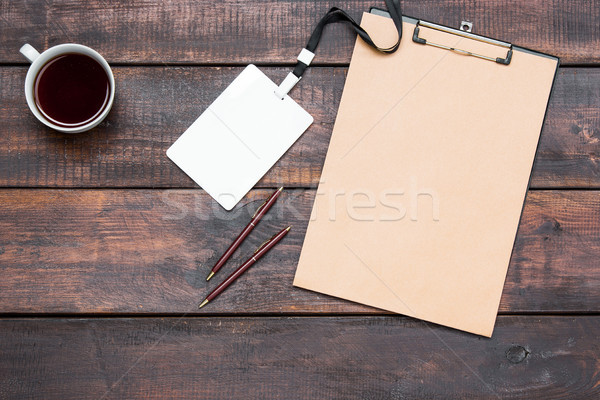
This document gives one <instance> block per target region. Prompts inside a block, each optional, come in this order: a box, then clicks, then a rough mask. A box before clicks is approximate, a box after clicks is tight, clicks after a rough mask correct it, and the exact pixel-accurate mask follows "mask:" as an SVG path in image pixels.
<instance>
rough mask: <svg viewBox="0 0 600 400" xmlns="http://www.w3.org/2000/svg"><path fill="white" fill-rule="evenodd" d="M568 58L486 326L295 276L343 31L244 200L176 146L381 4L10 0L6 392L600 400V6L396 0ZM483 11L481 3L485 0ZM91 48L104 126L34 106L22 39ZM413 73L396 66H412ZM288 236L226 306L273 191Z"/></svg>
mask: <svg viewBox="0 0 600 400" xmlns="http://www.w3.org/2000/svg"><path fill="white" fill-rule="evenodd" d="M402 3H403V6H404V12H405V13H406V14H407V15H413V16H418V17H422V18H424V19H427V20H430V21H435V22H439V23H442V24H446V25H451V26H457V25H458V24H459V23H460V21H461V20H462V19H470V20H472V21H473V22H474V31H475V32H477V33H480V34H484V35H489V36H492V37H496V38H499V39H504V40H506V41H510V42H513V43H516V44H519V45H522V46H525V47H529V48H532V49H535V50H539V51H543V52H548V53H552V54H555V55H557V56H559V57H561V63H562V68H561V69H560V72H559V74H558V77H557V80H556V84H555V88H554V93H553V95H552V99H551V101H550V106H549V109H548V115H547V118H546V122H545V125H544V128H543V133H542V139H541V144H540V147H539V150H538V153H537V158H536V163H535V168H534V171H533V177H532V181H531V190H530V191H529V194H528V197H527V201H526V204H525V209H524V213H523V218H522V221H521V225H520V228H519V235H518V237H517V240H516V243H515V248H514V253H513V256H512V260H511V264H510V268H509V271H508V276H507V279H506V284H505V287H504V293H503V296H502V301H501V304H500V312H499V316H498V319H497V323H496V329H495V331H494V335H493V337H492V338H491V339H485V338H481V337H477V336H474V335H471V334H467V333H462V332H459V331H456V330H452V329H448V328H444V327H440V326H437V325H433V324H428V323H424V322H421V321H418V320H415V319H412V318H407V317H402V316H398V315H391V314H388V313H385V312H382V311H380V310H376V309H372V308H368V307H364V306H361V305H358V304H354V303H350V302H346V301H342V300H338V299H335V298H331V297H327V296H325V295H319V294H316V293H312V292H308V291H304V290H300V289H296V288H292V278H293V274H294V271H295V268H296V263H297V261H298V256H299V252H300V248H301V245H302V241H303V237H304V234H305V229H306V225H307V221H308V217H309V213H310V208H311V204H312V200H313V198H314V195H315V188H316V185H317V183H318V180H319V175H320V172H321V167H322V164H323V160H324V157H325V154H326V151H327V145H328V141H329V138H330V135H331V130H332V126H333V122H334V119H335V115H336V110H337V107H338V104H339V100H340V96H341V92H342V88H343V85H344V79H345V74H346V71H347V66H348V63H349V60H350V55H351V50H352V47H353V43H354V36H353V35H352V34H350V32H349V30H347V29H346V28H345V27H342V26H335V27H328V28H327V31H326V34H325V36H324V39H323V42H322V44H321V46H320V48H319V51H318V53H317V56H316V59H315V62H314V66H313V67H311V68H310V69H309V70H308V72H307V73H306V75H305V77H304V79H303V81H302V84H301V85H299V86H298V87H297V88H296V89H294V92H293V97H294V98H295V99H296V100H297V101H298V102H299V103H300V104H301V105H302V106H303V107H305V108H306V109H307V110H308V111H309V112H310V113H311V114H312V115H313V116H314V118H315V123H314V124H313V125H312V126H311V128H310V129H309V130H308V131H307V132H306V133H305V134H304V136H303V137H302V138H301V139H300V140H299V141H298V142H297V143H296V144H295V145H294V146H293V147H292V149H291V150H290V151H289V152H288V153H287V154H286V155H285V156H284V157H283V158H282V159H281V160H280V161H279V162H278V163H277V164H276V166H275V167H274V168H273V169H272V170H271V171H270V172H269V173H268V174H267V175H266V176H265V177H264V178H263V179H262V180H261V181H260V182H259V184H258V185H257V188H256V189H255V190H253V191H252V192H251V193H250V194H249V195H248V196H247V197H246V198H245V199H244V200H243V202H242V204H241V206H240V207H239V209H237V211H234V212H232V213H224V212H222V211H221V210H220V209H219V208H218V206H216V205H215V203H214V202H213V201H212V200H211V199H210V198H209V197H208V196H207V195H206V194H205V193H204V192H203V191H202V190H201V189H199V188H198V187H197V186H196V185H195V184H194V183H193V182H192V181H191V180H190V179H189V178H188V177H187V176H186V175H185V174H184V173H183V172H181V171H180V170H179V169H178V168H177V167H176V166H175V165H174V164H173V163H172V162H171V161H169V160H168V159H167V157H166V156H165V150H166V149H167V148H168V147H169V146H170V145H171V144H172V143H173V142H174V141H175V139H176V138H177V137H178V136H179V135H180V134H181V133H182V132H183V131H184V130H185V129H186V127H187V126H189V125H190V123H191V122H192V121H194V120H195V118H196V117H197V116H198V115H199V114H200V112H201V111H203V110H204V109H205V108H206V107H207V106H208V104H210V103H211V102H212V100H214V98H215V97H216V96H217V95H218V94H219V93H220V92H221V91H222V90H223V89H224V88H225V87H226V86H227V85H228V83H229V82H231V80H232V79H233V78H234V77H235V76H236V75H237V74H238V73H239V72H240V70H241V69H242V68H243V66H245V65H246V64H247V63H250V62H252V63H255V64H258V65H260V66H261V68H262V69H263V70H264V71H265V72H266V74H267V75H269V76H270V77H271V78H272V79H274V80H275V81H276V82H278V81H280V80H281V79H283V77H284V76H285V75H286V74H287V73H288V71H289V70H290V67H291V66H292V65H293V64H294V63H295V58H296V55H297V54H298V52H299V50H300V49H301V47H302V46H303V45H304V44H305V41H306V39H307V37H308V35H309V33H310V31H311V29H312V27H313V26H314V24H315V23H316V21H317V20H318V19H319V18H320V16H321V15H323V14H324V12H325V11H326V10H327V9H328V8H329V7H330V6H332V5H340V4H344V5H343V7H344V8H345V9H347V10H348V11H349V12H350V14H352V15H354V16H357V17H358V16H360V13H361V12H362V11H364V10H368V7H369V6H371V5H377V6H383V4H384V3H383V1H380V0H356V1H351V2H339V1H338V2H330V1H322V2H312V1H292V0H278V1H276V0H267V1H261V2H258V1H244V0H227V1H222V2H213V1H202V2H201V1H195V0H173V1H169V2H166V1H165V2H144V1H138V0H136V1H123V2H109V1H102V0H93V1H87V2H83V1H81V2H77V1H61V2H56V3H52V2H45V1H41V0H31V1H2V3H1V7H0V27H1V28H0V32H1V37H2V43H3V45H2V46H1V47H0V62H1V66H0V83H1V84H0V98H1V105H0V121H1V123H2V126H1V128H0V132H1V133H0V186H1V189H0V271H1V275H0V312H1V313H2V314H1V319H0V398H1V399H4V398H14V399H24V398H39V399H48V398H57V399H66V398H74V399H87V398H102V399H105V398H115V399H119V398H123V399H125V398H127V399H132V398H150V397H152V398H154V397H165V398H181V399H189V398H196V397H198V398H220V399H230V398H244V399H247V398H261V399H271V398H273V399H274V398H278V399H279V398H281V399H295V398H303V399H325V398H339V399H355V398H356V399H388V398H390V399H412V398H415V399H423V398H448V397H455V398H476V399H483V398H492V399H493V398H541V399H551V398H561V399H562V398H582V399H583V398H585V399H588V398H599V397H600V367H599V361H598V359H599V358H600V357H599V356H600V345H599V343H600V340H599V336H600V315H599V314H598V312H599V311H600V268H599V260H600V197H599V190H600V140H599V139H600V68H599V67H600V3H599V2H598V1H588V0H568V1H567V0H564V1H556V2H542V1H536V2H533V1H525V0H522V1H516V0H515V1H504V2H495V1H493V0H482V1H479V2H463V1H458V0H447V1H433V0H419V1H417V0H410V1H407V0H405V1H403V2H402ZM475 3H477V4H475ZM26 42H27V43H30V44H32V45H33V46H35V47H37V48H38V49H40V50H41V49H45V48H47V47H49V46H52V45H56V44H59V43H64V42H76V43H82V44H85V45H88V46H91V47H93V48H95V49H96V50H98V51H99V52H100V53H101V54H103V55H104V56H105V57H106V59H107V60H108V61H109V62H110V63H111V65H112V66H113V70H114V74H115V79H116V86H117V94H116V100H115V105H114V108H113V110H112V111H111V113H110V115H109V117H108V119H107V120H106V121H105V122H103V123H102V124H101V126H100V127H98V128H96V129H95V130H93V131H92V132H89V133H86V134H79V135H73V136H70V135H65V134H60V133H57V132H54V131H51V130H49V129H46V128H44V127H43V126H42V125H41V124H40V123H38V122H37V121H36V120H35V118H34V117H33V116H32V114H31V113H30V112H29V110H28V108H27V105H26V102H25V97H24V93H23V84H24V79H25V74H26V71H27V63H26V62H25V59H24V58H23V57H22V56H21V55H20V54H19V53H18V49H19V47H20V46H21V45H22V44H23V43H26ZM399 78H400V79H401V77H399ZM280 185H283V186H285V187H286V188H288V190H286V191H285V192H284V194H283V197H282V199H280V202H281V204H280V205H279V209H278V210H279V211H278V212H277V213H275V214H274V217H273V218H272V219H271V220H266V221H264V222H262V223H261V225H260V226H259V228H258V229H257V230H256V231H255V232H254V233H253V235H252V236H251V237H250V238H249V239H248V240H247V241H246V243H245V244H244V245H243V246H242V248H241V249H240V250H239V251H238V252H236V254H235V256H234V257H233V259H232V261H231V262H230V264H229V267H227V268H228V269H232V268H233V265H234V264H236V263H238V262H240V261H241V260H242V259H243V258H244V256H245V255H247V254H248V253H249V252H251V251H252V250H253V249H254V248H255V247H256V246H257V245H258V244H260V243H261V242H262V241H263V240H264V239H265V238H266V237H267V236H269V234H270V232H272V231H274V230H275V229H277V228H278V227H281V226H283V225H284V224H285V223H288V222H291V223H292V225H293V226H294V229H293V230H292V232H291V233H290V235H288V237H287V238H286V240H285V242H283V243H282V244H281V245H280V246H279V247H278V249H277V251H273V252H271V253H270V254H268V255H267V256H266V257H265V258H264V259H263V260H262V261H261V263H260V265H257V266H256V267H255V268H254V269H252V270H251V271H249V272H248V273H247V274H246V275H245V276H244V277H243V278H242V279H240V280H239V281H238V282H237V283H236V284H235V285H234V286H232V287H231V288H230V289H229V290H228V291H227V292H226V293H225V294H223V295H222V296H221V297H220V298H219V299H218V301H215V302H214V303H211V304H210V307H205V308H204V309H202V310H200V311H199V310H197V304H198V301H199V300H201V299H202V298H203V296H204V295H205V294H206V293H207V291H208V289H210V288H212V287H214V285H215V284H216V282H213V281H211V282H210V283H209V284H207V283H206V282H205V277H206V274H207V271H208V270H209V268H210V267H211V265H212V264H213V263H214V262H215V260H216V259H217V258H218V257H219V256H220V254H221V252H222V251H223V250H224V249H225V248H226V247H227V245H228V244H229V242H230V241H231V240H232V234H234V233H235V232H236V231H238V230H240V229H241V228H242V227H243V226H244V225H245V223H246V222H247V221H248V213H249V212H250V213H251V212H252V211H253V210H254V209H255V208H256V207H257V206H258V205H259V204H260V203H259V201H261V200H262V199H263V198H264V197H265V196H267V195H268V194H269V193H270V192H271V191H272V190H273V188H276V187H278V186H280Z"/></svg>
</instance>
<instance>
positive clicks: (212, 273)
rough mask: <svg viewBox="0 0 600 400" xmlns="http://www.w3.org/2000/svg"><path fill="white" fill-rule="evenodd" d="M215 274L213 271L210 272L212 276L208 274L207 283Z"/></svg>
mask: <svg viewBox="0 0 600 400" xmlns="http://www.w3.org/2000/svg"><path fill="white" fill-rule="evenodd" d="M214 274H215V273H214V272H213V271H210V274H208V276H207V277H206V282H208V281H209V280H210V278H212V277H213V275H214Z"/></svg>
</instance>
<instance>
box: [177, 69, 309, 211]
mask: <svg viewBox="0 0 600 400" xmlns="http://www.w3.org/2000/svg"><path fill="white" fill-rule="evenodd" d="M276 89H277V85H276V84H275V83H274V82H273V81H271V80H270V79H269V78H268V77H267V76H266V75H265V74H264V73H263V72H262V71H260V70H259V69H258V68H257V67H256V66H254V65H248V66H247V67H246V68H245V69H244V70H243V71H242V72H241V73H240V74H239V75H238V76H237V78H235V80H234V81H233V82H232V83H231V85H229V86H228V87H227V89H225V91H224V92H223V93H221V95H220V96H219V97H218V98H217V99H216V100H215V101H214V102H213V103H212V104H211V105H210V106H209V107H208V109H206V111H204V112H203V113H202V115H200V117H199V118H198V119H197V120H196V121H195V122H194V123H193V124H192V125H191V126H190V127H189V128H188V129H187V130H186V131H185V132H184V133H183V135H181V137H180V138H179V139H177V141H176V142H175V143H173V145H172V146H171V147H170V148H169V149H168V150H167V156H168V157H169V158H170V159H171V160H172V161H173V162H174V163H175V164H177V166H179V168H181V169H182V170H183V171H184V172H185V173H186V174H188V175H189V176H190V177H191V178H192V179H193V180H194V182H196V183H197V184H198V185H200V186H201V187H202V188H203V189H204V190H206V192H207V193H208V194H209V195H211V196H212V198H213V199H215V200H216V201H217V202H218V203H219V204H220V205H221V206H222V207H223V208H225V209H226V210H231V209H232V208H233V207H235V205H236V204H237V203H238V202H239V201H240V200H241V199H242V198H243V197H244V196H245V195H246V193H248V191H249V190H250V189H252V187H253V186H254V185H255V184H256V182H258V180H259V179H260V178H262V176H263V175H264V174H266V173H267V171H268V170H269V169H270V168H271V167H272V166H273V164H275V162H277V160H278V159H279V158H281V156H283V154H284V153H285V152H286V151H287V150H288V149H289V148H290V146H291V145H292V144H294V142H295V141H296V140H298V138H299V137H300V136H301V135H302V133H303V132H304V131H305V130H306V129H307V128H308V127H309V126H310V124H312V122H313V118H312V116H311V115H310V114H309V113H307V112H306V111H305V110H304V109H303V108H302V107H300V106H299V105H298V104H296V102H295V101H294V100H292V99H291V98H290V97H289V96H287V95H286V96H285V97H284V98H283V99H281V98H280V97H277V95H276V94H275V90H276Z"/></svg>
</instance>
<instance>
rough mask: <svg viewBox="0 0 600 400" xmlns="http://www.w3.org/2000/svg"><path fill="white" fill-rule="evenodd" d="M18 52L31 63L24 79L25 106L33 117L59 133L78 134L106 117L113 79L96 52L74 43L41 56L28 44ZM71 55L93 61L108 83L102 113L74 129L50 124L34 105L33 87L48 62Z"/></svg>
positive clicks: (110, 102)
mask: <svg viewBox="0 0 600 400" xmlns="http://www.w3.org/2000/svg"><path fill="white" fill-rule="evenodd" d="M20 51H21V54H23V55H24V56H25V57H26V58H27V59H28V60H29V61H30V62H31V66H30V67H29V70H28V71H27V77H26V78H25V98H26V99H27V105H29V109H30V110H31V112H32V113H33V115H35V117H36V118H37V119H39V120H40V122H42V123H43V124H45V125H47V126H49V127H50V128H52V129H56V130H57V131H60V132H66V133H78V132H84V131H87V130H90V129H92V128H93V127H95V126H96V125H98V124H99V123H100V122H102V120H103V119H104V118H105V117H106V116H107V115H108V113H109V111H110V109H111V107H112V104H113V100H114V98H115V78H114V76H113V73H112V71H111V69H110V66H109V65H108V63H107V62H106V60H105V59H104V58H103V57H102V56H101V55H100V54H99V53H98V52H97V51H95V50H92V49H90V48H89V47H87V46H83V45H81V44H74V43H66V44H59V45H58V46H54V47H51V48H49V49H48V50H46V51H44V52H43V53H42V54H40V53H39V52H38V51H37V50H36V49H34V48H33V47H32V46H31V45H29V44H25V45H23V47H21V50H20ZM73 53H77V54H83V55H86V56H88V57H91V58H93V59H94V60H96V61H97V62H98V63H99V64H100V65H101V66H102V67H103V68H104V70H105V72H106V75H107V76H108V80H109V83H110V97H109V99H108V104H107V105H106V107H105V108H104V111H102V113H101V114H100V115H98V116H97V117H96V118H95V119H94V120H92V121H90V122H88V123H87V124H85V125H78V126H75V127H64V126H60V125H56V124H54V123H52V122H51V121H49V120H48V119H47V118H46V117H45V116H44V115H43V114H42V113H41V112H40V110H39V109H38V107H37V105H36V104H35V98H34V90H35V88H34V85H35V79H36V77H37V75H38V73H39V72H40V70H41V69H42V67H43V66H44V65H46V63H47V62H48V61H50V60H52V59H54V58H56V57H58V56H60V55H62V54H73Z"/></svg>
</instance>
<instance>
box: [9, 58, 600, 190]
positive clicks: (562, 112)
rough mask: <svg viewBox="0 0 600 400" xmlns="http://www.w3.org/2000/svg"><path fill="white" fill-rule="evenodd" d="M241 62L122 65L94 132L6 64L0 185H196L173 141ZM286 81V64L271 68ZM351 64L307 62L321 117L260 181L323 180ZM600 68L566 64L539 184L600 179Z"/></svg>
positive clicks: (589, 183) (308, 95)
mask: <svg viewBox="0 0 600 400" xmlns="http://www.w3.org/2000/svg"><path fill="white" fill-rule="evenodd" d="M240 70H241V69H240V68H228V67H227V68H198V67H165V68H163V67H152V68H146V67H136V68H128V67H118V68H115V75H116V80H117V89H118V90H117V98H116V103H115V107H114V109H113V111H112V112H111V114H110V115H109V117H108V119H107V120H106V121H105V122H104V123H103V124H102V125H101V127H99V128H97V129H95V130H94V131H92V132H89V133H86V134H79V135H65V134H60V133H56V132H54V131H51V130H50V129H48V128H45V127H44V126H42V125H41V124H40V123H39V122H37V120H35V118H34V117H33V116H32V115H31V113H30V112H29V110H28V108H27V104H26V103H25V98H24V95H23V89H22V88H23V82H24V79H25V73H26V71H25V68H23V67H3V68H0V82H2V85H0V98H2V105H0V120H1V121H2V123H3V125H2V127H1V128H0V186H11V187H14V186H17V187H32V186H33V187H37V186H51V187H174V188H184V187H189V188H192V187H195V185H194V183H193V182H192V181H191V180H190V179H189V178H188V177H187V176H186V175H185V174H184V173H183V172H181V171H180V170H179V169H178V168H177V167H176V166H175V165H174V164H173V163H172V162H171V161H170V160H169V159H168V158H167V157H166V155H165V151H166V149H167V148H168V147H169V146H170V145H171V144H172V143H173V142H174V141H175V140H176V138H177V137H178V136H179V135H180V134H181V133H182V132H183V131H184V130H185V129H186V128H187V127H188V126H189V125H190V124H191V123H192V122H193V121H194V120H195V119H196V118H197V117H198V115H200V113H201V112H202V111H203V110H205V109H206V107H207V106H208V105H209V104H210V103H211V102H212V101H213V100H214V99H215V98H216V97H217V96H218V94H219V93H220V92H221V91H222V90H223V89H224V88H225V87H226V86H227V84H228V83H229V82H231V81H232V80H233V79H234V77H235V76H236V75H237V74H238V73H239V72H240ZM265 71H266V73H267V74H268V75H269V76H270V77H272V78H273V79H274V80H276V81H279V80H280V79H283V77H284V76H285V75H286V74H287V72H288V68H265ZM345 73H346V69H345V68H330V67H324V68H312V69H309V70H308V72H307V74H306V77H305V78H304V79H303V80H302V84H301V85H298V87H297V88H296V89H294V92H293V97H294V98H295V99H297V100H298V102H299V103H300V104H301V105H302V106H303V107H305V108H306V109H307V110H308V111H309V112H310V113H311V114H312V115H313V116H314V118H315V123H314V124H313V125H312V126H311V127H310V128H309V129H308V131H307V132H306V133H305V134H304V135H303V136H302V137H301V138H300V140H299V141H298V142H297V143H296V144H295V145H294V146H293V147H292V148H291V149H290V151H289V152H288V153H287V154H286V155H285V156H284V157H283V158H282V159H281V160H280V161H279V162H278V163H277V164H276V165H275V167H274V168H273V169H272V170H271V171H270V172H269V173H268V174H267V175H266V176H265V177H264V178H263V179H262V180H261V181H260V182H259V186H262V187H266V186H270V187H277V186H279V185H285V186H299V187H316V185H317V183H318V180H319V177H320V173H321V167H322V165H323V161H324V159H325V154H326V152H327V146H328V143H329V138H330V136H331V130H332V128H333V123H334V121H335V115H336V112H337V107H338V104H339V100H340V97H341V93H342V89H343V85H344V80H345ZM599 109H600V69H593V68H571V69H561V71H560V73H559V75H558V79H557V82H556V86H555V90H554V94H553V96H552V99H551V102H550V107H549V110H548V116H547V120H546V123H545V126H544V129H543V133H542V139H541V144H540V149H539V151H538V156H537V159H536V166H535V168H534V173H533V180H532V187H534V188H569V187H570V188H573V187H574V188H583V187H587V188H591V187H593V188H600V161H599V158H598V155H599V154H600V140H599V135H600V133H599V131H598V128H597V127H598V126H600V114H599V113H598V110H599Z"/></svg>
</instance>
